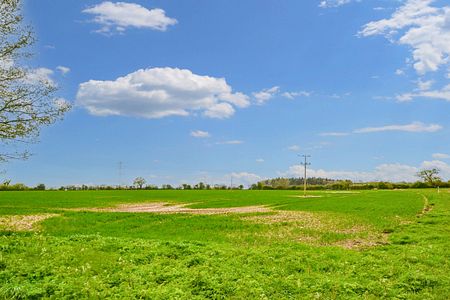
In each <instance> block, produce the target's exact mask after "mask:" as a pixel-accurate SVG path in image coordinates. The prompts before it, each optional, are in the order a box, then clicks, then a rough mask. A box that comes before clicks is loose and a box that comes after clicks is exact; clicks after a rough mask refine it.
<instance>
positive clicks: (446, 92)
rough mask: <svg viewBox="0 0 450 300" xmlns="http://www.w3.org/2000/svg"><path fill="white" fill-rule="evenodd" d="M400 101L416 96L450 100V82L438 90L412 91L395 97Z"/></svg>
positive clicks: (410, 99) (409, 99)
mask: <svg viewBox="0 0 450 300" xmlns="http://www.w3.org/2000/svg"><path fill="white" fill-rule="evenodd" d="M395 98H396V99H397V101H399V102H407V101H412V100H413V99H414V98H430V99H438V100H445V101H450V84H448V85H446V86H444V87H443V88H442V89H438V90H427V91H418V92H412V93H404V94H401V95H397V96H396V97H395Z"/></svg>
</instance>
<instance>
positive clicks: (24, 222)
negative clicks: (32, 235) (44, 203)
mask: <svg viewBox="0 0 450 300" xmlns="http://www.w3.org/2000/svg"><path fill="white" fill-rule="evenodd" d="M56 216H59V215H58V214H40V215H14V216H2V217H0V229H1V230H7V231H32V230H35V229H37V228H36V225H37V224H38V223H39V222H41V221H43V220H45V219H48V218H53V217H56Z"/></svg>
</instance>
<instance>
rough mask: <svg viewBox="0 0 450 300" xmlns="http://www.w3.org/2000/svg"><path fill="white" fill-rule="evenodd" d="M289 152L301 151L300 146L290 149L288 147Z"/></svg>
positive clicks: (293, 146)
mask: <svg viewBox="0 0 450 300" xmlns="http://www.w3.org/2000/svg"><path fill="white" fill-rule="evenodd" d="M288 150H290V151H294V152H296V151H300V146H298V145H292V146H289V147H288Z"/></svg>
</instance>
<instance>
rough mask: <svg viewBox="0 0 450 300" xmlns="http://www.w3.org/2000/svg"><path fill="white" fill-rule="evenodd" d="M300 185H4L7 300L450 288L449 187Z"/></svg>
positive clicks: (368, 293) (0, 219)
mask: <svg viewBox="0 0 450 300" xmlns="http://www.w3.org/2000/svg"><path fill="white" fill-rule="evenodd" d="M298 193H299V192H296V191H175V190H167V191H163V190H159V191H79V192H59V191H58V192H49V191H47V192H37V191H32V192H0V230H1V237H0V249H1V252H0V298H4V299H39V298H54V299H61V298H70V299H80V298H93V299H101V298H106V297H109V298H143V299H174V298H175V299H204V298H209V299H225V298H226V299H228V298H231V299H243V298H249V299H284V298H293V299H299V298H304V299H361V298H362V299H378V298H389V299H449V298H450V284H449V282H450V193H449V191H448V190H441V192H440V193H439V194H438V193H437V192H436V191H435V190H405V191H400V190H398V191H362V192H356V193H333V192H311V193H310V195H314V196H317V197H311V198H300V197H296V196H297V195H298ZM150 202H164V203H168V204H180V203H184V204H187V207H190V208H195V209H202V208H227V207H246V206H264V207H267V208H270V209H272V210H273V211H269V212H253V213H229V214H214V215H204V214H192V213H176V214H168V213H165V214H159V213H134V212H112V211H108V210H103V211H102V210H100V209H99V210H95V209H92V208H105V207H115V206H117V205H123V204H127V203H128V204H137V203H150ZM39 218H42V220H41V221H39V220H40V219H39ZM32 220H34V221H36V220H38V221H39V222H34V221H32ZM33 222H34V223H33Z"/></svg>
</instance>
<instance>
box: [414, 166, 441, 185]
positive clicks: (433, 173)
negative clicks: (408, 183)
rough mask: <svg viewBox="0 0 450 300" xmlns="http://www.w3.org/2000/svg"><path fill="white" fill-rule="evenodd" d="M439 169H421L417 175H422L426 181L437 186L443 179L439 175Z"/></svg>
mask: <svg viewBox="0 0 450 300" xmlns="http://www.w3.org/2000/svg"><path fill="white" fill-rule="evenodd" d="M438 175H439V169H436V168H434V169H427V170H421V171H419V172H418V173H417V176H418V177H420V178H421V179H422V180H423V181H424V182H426V183H428V184H430V185H431V186H436V185H437V184H438V183H439V182H441V181H442V179H441V178H440V177H439V176H438Z"/></svg>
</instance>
